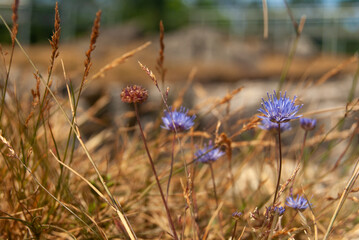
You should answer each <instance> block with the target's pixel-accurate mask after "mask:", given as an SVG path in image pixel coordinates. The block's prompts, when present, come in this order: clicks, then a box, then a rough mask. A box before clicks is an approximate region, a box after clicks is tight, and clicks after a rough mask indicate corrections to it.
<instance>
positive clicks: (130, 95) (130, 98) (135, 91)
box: [121, 85, 148, 103]
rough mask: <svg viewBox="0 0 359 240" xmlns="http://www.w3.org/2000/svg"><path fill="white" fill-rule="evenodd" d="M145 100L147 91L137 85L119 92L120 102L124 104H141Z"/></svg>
mask: <svg viewBox="0 0 359 240" xmlns="http://www.w3.org/2000/svg"><path fill="white" fill-rule="evenodd" d="M147 98H148V91H147V90H146V89H145V88H143V87H141V86H138V85H132V86H127V87H125V88H124V89H122V92H121V100H122V102H125V103H143V102H144V101H146V100H147Z"/></svg>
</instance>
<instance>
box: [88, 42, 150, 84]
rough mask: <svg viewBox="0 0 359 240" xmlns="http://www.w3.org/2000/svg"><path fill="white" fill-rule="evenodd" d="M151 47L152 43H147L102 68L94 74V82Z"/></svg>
mask: <svg viewBox="0 0 359 240" xmlns="http://www.w3.org/2000/svg"><path fill="white" fill-rule="evenodd" d="M149 45H151V42H146V43H144V44H143V45H141V46H139V47H138V48H135V49H133V50H131V51H129V52H127V53H125V54H123V55H122V56H121V57H118V58H116V59H114V60H113V61H112V62H110V63H109V64H107V65H106V66H104V67H102V68H101V69H100V70H99V71H98V72H97V73H96V74H94V75H93V76H92V78H91V79H92V80H94V79H97V78H100V77H101V78H103V77H105V73H106V72H107V71H109V70H111V69H113V68H115V67H117V66H118V65H119V64H121V63H124V62H126V60H127V59H128V58H130V57H132V56H133V55H135V54H136V53H138V52H140V51H142V50H143V49H145V48H147V47H148V46H149Z"/></svg>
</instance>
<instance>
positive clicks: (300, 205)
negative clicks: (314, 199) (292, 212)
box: [285, 195, 312, 211]
mask: <svg viewBox="0 0 359 240" xmlns="http://www.w3.org/2000/svg"><path fill="white" fill-rule="evenodd" d="M285 204H286V205H287V206H288V207H291V208H294V209H296V210H299V211H304V210H305V209H307V208H308V207H309V206H311V205H312V204H311V203H310V202H308V201H307V199H305V198H304V197H303V196H299V195H297V198H296V199H294V198H293V195H291V196H290V197H287V199H286V203H285Z"/></svg>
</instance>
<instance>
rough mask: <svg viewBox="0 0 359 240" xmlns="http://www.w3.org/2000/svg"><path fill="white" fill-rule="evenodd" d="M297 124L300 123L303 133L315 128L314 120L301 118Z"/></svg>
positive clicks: (315, 122)
mask: <svg viewBox="0 0 359 240" xmlns="http://www.w3.org/2000/svg"><path fill="white" fill-rule="evenodd" d="M299 122H300V126H301V127H302V128H303V129H304V130H305V131H310V130H313V129H314V128H315V126H316V125H317V120H316V119H310V118H301V119H299Z"/></svg>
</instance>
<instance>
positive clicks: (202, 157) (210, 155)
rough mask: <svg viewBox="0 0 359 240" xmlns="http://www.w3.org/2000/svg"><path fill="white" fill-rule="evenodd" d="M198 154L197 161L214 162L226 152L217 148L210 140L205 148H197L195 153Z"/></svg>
mask: <svg viewBox="0 0 359 240" xmlns="http://www.w3.org/2000/svg"><path fill="white" fill-rule="evenodd" d="M194 155H195V156H196V159H197V161H199V162H202V163H209V162H214V161H216V160H217V159H218V158H220V157H222V156H223V155H224V152H223V151H221V150H220V149H218V148H215V147H214V146H213V145H212V142H211V141H210V142H209V144H208V146H207V145H206V144H205V145H204V148H203V149H199V150H197V152H196V153H195V154H194Z"/></svg>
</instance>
